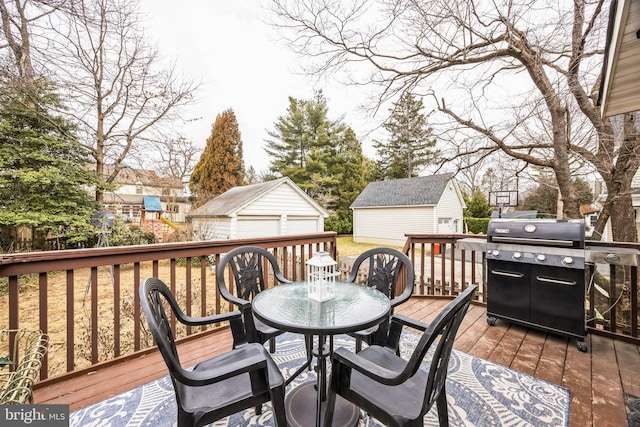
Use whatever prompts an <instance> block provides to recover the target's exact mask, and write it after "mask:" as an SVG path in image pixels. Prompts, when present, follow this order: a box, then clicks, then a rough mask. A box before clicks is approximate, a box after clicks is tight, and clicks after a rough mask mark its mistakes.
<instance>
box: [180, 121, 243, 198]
mask: <svg viewBox="0 0 640 427" xmlns="http://www.w3.org/2000/svg"><path fill="white" fill-rule="evenodd" d="M243 183H244V160H243V157H242V138H241V136H240V129H239V128H238V121H237V120H236V115H235V113H234V112H233V110H232V109H228V110H225V111H223V112H222V113H221V114H218V116H217V117H216V121H215V123H214V124H213V127H212V129H211V135H210V136H209V138H207V145H206V147H205V148H204V151H203V152H202V155H201V156H200V160H199V161H198V163H197V164H196V165H195V167H194V168H193V173H192V174H191V179H190V181H189V188H190V190H191V192H192V193H193V194H195V197H196V199H195V201H194V206H200V205H202V204H203V203H205V202H207V201H208V200H210V199H211V198H213V197H216V196H219V195H220V194H222V193H224V192H225V191H227V190H229V189H230V188H233V187H236V186H238V185H242V184H243Z"/></svg>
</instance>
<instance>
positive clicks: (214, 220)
mask: <svg viewBox="0 0 640 427" xmlns="http://www.w3.org/2000/svg"><path fill="white" fill-rule="evenodd" d="M328 216H329V213H328V212H327V211H326V210H325V209H324V208H322V207H321V206H320V205H318V204H317V203H316V202H315V201H314V200H313V199H312V198H311V197H309V196H308V195H307V194H306V193H305V192H304V191H302V189H300V187H298V186H297V185H296V184H295V183H294V182H293V181H291V179H289V178H287V177H284V178H280V179H276V180H273V181H267V182H263V183H259V184H253V185H245V186H239V187H234V188H232V189H230V190H228V191H227V192H225V193H223V194H221V195H219V196H218V197H216V198H214V199H211V200H209V201H208V202H206V203H205V204H203V205H202V206H200V207H198V208H196V209H194V210H192V211H191V212H189V213H188V214H187V216H186V219H187V221H188V222H190V223H191V225H192V227H193V231H194V233H195V234H196V235H197V236H199V239H200V240H209V239H242V238H249V237H260V236H277V235H285V234H304V233H316V232H322V231H324V219H325V218H327V217H328Z"/></svg>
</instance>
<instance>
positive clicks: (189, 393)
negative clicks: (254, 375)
mask: <svg viewBox="0 0 640 427" xmlns="http://www.w3.org/2000/svg"><path fill="white" fill-rule="evenodd" d="M256 351H260V352H262V353H264V354H265V357H266V361H267V369H268V374H269V386H270V387H269V388H273V387H278V386H280V385H282V384H284V378H283V377H282V374H281V373H280V370H279V369H278V366H277V365H276V364H275V362H274V361H273V360H272V359H271V358H270V357H268V356H266V355H267V352H266V350H265V349H264V347H262V346H261V345H258V344H256V345H253V344H249V345H245V346H242V347H238V348H236V349H234V350H232V351H230V352H228V353H225V354H222V355H220V356H216V357H214V358H211V359H209V360H205V361H204V362H201V363H199V364H197V365H195V366H194V368H193V371H194V372H200V371H208V370H215V369H216V368H222V367H224V366H226V365H228V364H229V363H231V362H232V361H234V360H241V359H244V358H247V357H249V356H250V355H251V354H255V352H256ZM176 385H177V387H178V390H179V395H180V396H181V399H182V402H183V406H184V409H185V411H187V412H191V413H197V412H204V413H206V412H212V411H219V410H223V408H225V407H229V408H231V409H230V411H229V415H231V414H233V413H235V412H237V411H236V410H235V409H233V408H235V406H234V404H235V403H238V402H240V401H242V400H245V399H252V398H253V397H254V394H253V393H252V391H251V381H250V379H249V374H248V373H246V374H241V375H238V376H234V377H231V378H229V379H226V380H223V381H220V382H216V383H214V384H210V385H208V386H196V387H193V386H189V385H186V384H181V383H177V384H176ZM264 395H265V399H264V401H265V402H266V401H268V400H269V394H268V390H265V392H264Z"/></svg>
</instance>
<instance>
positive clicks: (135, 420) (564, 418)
mask: <svg viewBox="0 0 640 427" xmlns="http://www.w3.org/2000/svg"><path fill="white" fill-rule="evenodd" d="M417 339H418V336H417V335H415V334H412V333H406V334H405V335H404V336H403V339H402V344H401V352H402V354H403V356H407V355H408V354H410V352H411V351H412V349H413V348H414V347H415V343H416V342H417ZM334 345H335V347H336V348H337V347H339V346H342V347H347V348H351V349H353V348H354V341H353V339H352V338H350V337H348V336H343V335H340V336H337V337H335V338H334ZM272 356H273V359H274V360H275V361H276V363H277V364H278V366H279V367H280V369H281V371H282V374H283V376H284V377H285V378H287V377H288V376H289V375H291V374H292V373H293V372H295V370H296V369H297V367H299V366H301V365H302V363H303V362H304V360H305V351H304V341H303V338H302V336H301V335H296V334H290V333H285V334H283V335H281V336H280V337H278V340H277V345H276V352H275V353H274V354H273V355H272ZM314 379H315V373H314V372H313V371H311V372H309V371H306V370H305V372H303V373H302V374H301V375H300V376H299V377H298V378H296V379H295V380H294V381H293V382H292V383H291V384H290V385H289V388H291V387H295V386H296V385H298V384H302V383H304V382H307V381H311V380H314ZM446 387H447V401H448V403H449V423H450V425H452V426H542V425H544V426H566V425H568V420H569V401H570V399H569V391H568V390H567V389H566V388H564V387H560V386H557V385H554V384H551V383H548V382H545V381H542V380H539V379H536V378H534V377H531V376H528V375H524V374H521V373H519V372H516V371H514V370H511V369H509V368H506V367H504V366H502V365H499V364H496V363H492V362H488V361H485V360H482V359H478V358H476V357H473V356H470V355H468V354H465V353H462V352H459V351H455V350H454V352H453V353H452V355H451V359H450V362H449V373H448V375H447V385H446ZM288 390H289V389H288ZM390 398H392V397H390ZM176 414H177V408H176V403H175V395H174V392H173V387H172V385H171V380H170V379H169V376H168V375H167V376H165V377H163V378H161V379H159V380H157V381H153V382H150V383H148V384H145V385H144V386H142V387H138V388H136V389H135V390H132V391H129V392H126V393H122V394H120V395H118V396H115V397H112V398H110V399H107V400H105V401H102V402H99V403H96V404H94V405H92V406H89V407H87V408H84V409H81V410H78V411H75V412H73V413H72V414H71V417H70V425H71V426H114V427H116V426H154V427H156V426H167V427H172V426H175V425H176V417H177V415H176ZM273 425H274V422H273V419H272V416H271V407H270V404H265V405H263V410H262V415H259V416H258V415H256V414H255V412H254V410H253V409H248V410H246V411H244V412H241V413H238V414H235V415H232V416H230V417H228V418H226V419H224V420H221V421H218V422H216V423H214V424H212V426H214V427H235V426H273ZM425 425H426V426H437V425H438V416H437V411H436V408H435V405H434V407H433V408H432V409H431V411H430V412H429V414H427V415H426V416H425ZM373 426H376V427H378V426H381V424H380V423H379V422H378V421H377V420H375V419H373V418H371V417H368V416H366V415H365V416H364V417H363V418H362V419H361V420H360V424H359V427H373Z"/></svg>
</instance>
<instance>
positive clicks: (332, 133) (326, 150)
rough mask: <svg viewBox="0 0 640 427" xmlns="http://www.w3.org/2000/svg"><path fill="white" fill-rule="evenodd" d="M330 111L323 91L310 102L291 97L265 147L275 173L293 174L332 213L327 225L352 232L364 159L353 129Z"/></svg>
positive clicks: (310, 194)
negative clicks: (332, 119)
mask: <svg viewBox="0 0 640 427" xmlns="http://www.w3.org/2000/svg"><path fill="white" fill-rule="evenodd" d="M327 115H328V108H327V101H326V99H325V98H324V95H323V94H322V91H317V92H316V93H315V96H314V98H313V99H311V100H297V99H295V98H291V97H290V98H289V108H288V109H287V114H286V115H284V116H281V117H279V118H278V120H277V122H276V123H275V129H274V130H273V131H270V132H269V136H270V137H271V140H269V141H267V145H266V148H265V151H266V152H267V154H268V155H269V156H270V157H271V165H270V168H271V172H272V173H273V174H274V175H275V176H288V177H289V178H291V180H292V181H293V182H295V183H296V184H297V185H298V186H299V187H300V188H302V189H303V190H304V191H305V192H306V193H307V194H308V195H309V196H310V197H312V198H313V199H314V200H316V201H317V202H318V203H319V204H320V205H322V206H323V207H325V208H326V209H327V210H328V211H329V212H331V213H332V217H331V218H330V219H329V220H328V221H327V223H326V227H325V228H327V229H333V230H335V231H341V232H349V231H351V227H352V226H351V224H352V221H351V211H350V209H349V206H350V205H351V203H352V202H353V200H354V199H355V197H357V195H358V194H359V193H360V191H362V189H363V188H364V187H365V185H366V183H365V182H364V157H363V156H362V147H361V145H360V142H359V141H358V140H357V138H356V135H355V133H354V132H353V130H352V129H350V128H347V126H346V125H345V124H344V123H342V122H341V121H339V120H338V121H331V120H329V119H328V117H327ZM339 224H342V225H339ZM338 229H340V230H338ZM342 230H347V231H342Z"/></svg>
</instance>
